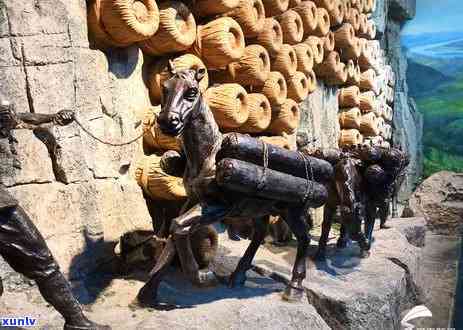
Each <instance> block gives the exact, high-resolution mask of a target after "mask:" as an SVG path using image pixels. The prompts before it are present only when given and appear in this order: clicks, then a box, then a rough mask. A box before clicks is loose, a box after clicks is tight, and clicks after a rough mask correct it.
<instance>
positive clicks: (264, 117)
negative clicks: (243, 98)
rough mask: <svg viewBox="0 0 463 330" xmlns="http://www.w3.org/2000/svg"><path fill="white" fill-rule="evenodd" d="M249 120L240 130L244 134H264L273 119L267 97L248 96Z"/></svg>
mask: <svg viewBox="0 0 463 330" xmlns="http://www.w3.org/2000/svg"><path fill="white" fill-rule="evenodd" d="M248 110H249V117H248V120H247V121H246V122H245V123H244V124H243V125H242V126H241V127H240V128H239V129H238V130H239V131H240V132H242V133H259V132H263V131H264V130H265V129H266V128H267V127H268V126H269V125H270V120H271V119H272V109H271V107H270V102H269V101H268V99H267V97H265V95H263V94H259V93H251V94H248Z"/></svg>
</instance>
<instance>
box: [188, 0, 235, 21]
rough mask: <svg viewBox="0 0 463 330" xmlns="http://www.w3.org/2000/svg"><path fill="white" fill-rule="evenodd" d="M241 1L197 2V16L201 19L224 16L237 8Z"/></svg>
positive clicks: (201, 0)
mask: <svg viewBox="0 0 463 330" xmlns="http://www.w3.org/2000/svg"><path fill="white" fill-rule="evenodd" d="M239 3H240V0H214V1H210V0H197V1H196V4H195V6H194V7H195V9H194V10H195V14H196V15H198V16H199V17H204V16H213V15H219V14H224V13H226V12H229V11H230V10H232V9H234V8H235V7H237V6H238V5H239Z"/></svg>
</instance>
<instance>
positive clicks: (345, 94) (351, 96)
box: [338, 86, 360, 108]
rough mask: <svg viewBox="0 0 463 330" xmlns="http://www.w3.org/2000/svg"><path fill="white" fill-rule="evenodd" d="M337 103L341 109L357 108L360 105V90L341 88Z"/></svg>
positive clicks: (351, 87) (356, 88)
mask: <svg viewBox="0 0 463 330" xmlns="http://www.w3.org/2000/svg"><path fill="white" fill-rule="evenodd" d="M338 101H339V107H341V108H354V107H358V106H359V105H360V89H359V88H358V87H357V86H350V87H346V88H341V89H340V90H339V96H338Z"/></svg>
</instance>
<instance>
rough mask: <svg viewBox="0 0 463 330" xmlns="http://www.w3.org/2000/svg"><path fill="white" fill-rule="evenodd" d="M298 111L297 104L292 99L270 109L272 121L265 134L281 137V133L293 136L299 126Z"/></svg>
mask: <svg viewBox="0 0 463 330" xmlns="http://www.w3.org/2000/svg"><path fill="white" fill-rule="evenodd" d="M300 116H301V115H300V110H299V106H298V105H297V103H296V102H295V101H294V100H292V99H286V101H285V102H284V103H283V104H282V105H280V106H275V107H273V108H272V121H271V123H270V126H269V127H268V129H267V132H269V133H272V134H276V135H282V134H283V133H287V134H293V133H295V132H296V130H297V127H298V126H299V120H300Z"/></svg>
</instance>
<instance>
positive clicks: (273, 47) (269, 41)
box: [256, 17, 283, 55]
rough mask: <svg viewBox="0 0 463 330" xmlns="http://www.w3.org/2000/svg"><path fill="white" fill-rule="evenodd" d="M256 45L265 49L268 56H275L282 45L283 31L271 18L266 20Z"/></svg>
mask: <svg viewBox="0 0 463 330" xmlns="http://www.w3.org/2000/svg"><path fill="white" fill-rule="evenodd" d="M256 43H257V44H259V45H261V46H263V47H265V49H267V52H268V53H269V54H270V55H274V54H276V53H277V52H278V51H279V50H280V49H281V46H282V45H283V30H282V29H281V25H280V23H278V21H277V20H276V19H274V18H273V17H269V18H266V19H265V21H264V28H263V30H262V32H261V33H259V35H258V36H257V38H256Z"/></svg>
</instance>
